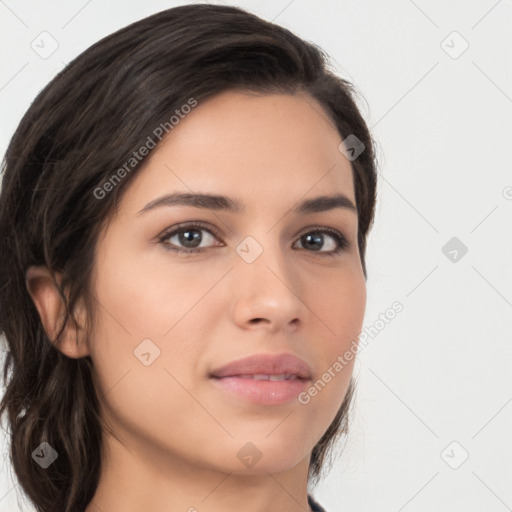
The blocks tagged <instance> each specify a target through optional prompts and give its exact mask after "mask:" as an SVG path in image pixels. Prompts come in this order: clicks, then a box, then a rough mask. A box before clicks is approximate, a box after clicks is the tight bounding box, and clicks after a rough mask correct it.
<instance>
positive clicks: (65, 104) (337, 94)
mask: <svg viewBox="0 0 512 512" xmlns="http://www.w3.org/2000/svg"><path fill="white" fill-rule="evenodd" d="M328 62H329V61H328V58H327V56H326V54H325V53H324V52H323V51H322V50H321V49H320V48H318V47H317V46H315V45H313V44H311V43H309V42H306V41H303V40H302V39H300V38H298V37H297V36H295V35H294V34H292V33H291V32H290V31H289V30H287V29H285V28H282V27H280V26H278V25H275V24H272V23H270V22H267V21H265V20H263V19H261V18H259V17H257V16H255V15H253V14H251V13H249V12H247V11H245V10H242V9H240V8H236V7H230V6H222V5H209V4H195V5H183V6H180V7H175V8H172V9H168V10H165V11H162V12H159V13H157V14H155V15H152V16H149V17H147V18H145V19H143V20H140V21H138V22H136V23H133V24H131V25H129V26H127V27H125V28H123V29H121V30H119V31H117V32H115V33H114V34H112V35H109V36H108V37H105V38H104V39H102V40H101V41H99V42H97V43H95V44H94V45H93V46H91V47H90V48H88V49H87V50H86V51H85V52H83V53H82V54H81V55H79V56H78V57H77V58H76V59H74V60H73V61H72V62H71V63H70V64H69V65H68V66H66V68H65V69H63V70H62V71H61V72H60V73H59V74H58V75H57V76H56V77H55V78H54V79H53V80H52V81H51V82H50V83H49V84H48V85H47V86H46V87H45V88H44V89H43V90H42V91H41V92H40V93H39V95H38V96H37V98H36V99H35V101H34V102H33V103H32V105H31V106H30V108H29V109H28V111H27V112H26V113H25V115H24V117H23V119H22V120H21V122H20V123H19V126H18V128H17V129H16V132H15V133H14V135H13V137H12V140H11V141H10V144H9V146H8V149H7V152H6V155H5V158H4V161H3V165H2V173H3V183H2V190H1V194H0V334H3V335H4V336H5V339H6V342H7V345H6V359H5V363H4V372H3V379H4V385H5V387H6V391H5V395H4V396H3V398H2V401H1V403H0V418H3V415H4V414H5V412H7V415H8V424H9V428H10V431H11V432H10V457H11V461H12V465H13V468H14V470H15V473H16V476H17V478H18V480H19V482H20V484H21V487H22V489H23V491H24V492H25V493H26V495H27V496H28V498H29V499H30V500H31V501H32V502H33V503H34V505H35V507H36V510H37V511H38V512H54V511H59V512H82V511H83V510H84V509H85V508H86V507H87V505H88V503H89V502H90V500H91V499H92V497H93V495H94V493H95V490H96V487H97V484H98V480H99V472H100V463H101V460H100V451H101V443H102V436H101V432H102V430H101V422H100V418H99V415H98V398H97V395H96V390H95V387H94V385H93V378H92V372H93V365H92V361H91V359H90V357H89V356H86V357H83V358H78V359H72V358H69V357H67V356H66V355H64V354H63V353H62V352H60V351H59V350H57V349H56V348H55V346H54V343H56V342H57V340H58V339H59V338H60V336H61V334H62V332H63V329H64V326H65V325H66V322H67V321H68V319H69V318H70V317H71V318H74V316H73V312H74V310H75V305H76V304H77V301H78V299H83V300H84V301H85V304H86V307H87V310H88V312H89V313H90V315H88V316H90V317H91V318H92V314H93V311H94V306H95V304H94V301H93V300H92V299H93V297H92V295H91V290H90V276H91V271H92V268H93V264H94V253H95V246H96V242H97V237H98V233H99V230H100V228H101V225H102V224H103V223H104V222H105V220H108V219H109V218H112V216H113V215H114V214H115V212H116V209H117V205H118V201H119V199H120V197H121V194H122V191H123V190H124V189H125V187H126V186H127V184H128V183H129V182H130V180H131V179H132V178H133V177H134V176H135V174H136V173H137V172H138V171H140V169H141V167H142V163H143V162H141V163H139V164H137V165H135V166H134V167H133V170H131V172H130V173H128V174H127V175H126V176H125V177H124V178H123V179H122V180H120V181H119V183H118V184H117V186H115V187H113V189H112V190H111V191H110V192H109V194H106V195H105V197H103V198H102V199H101V200H99V199H98V198H97V196H96V195H95V193H94V191H95V190H97V189H98V187H103V186H104V184H105V183H106V182H107V181H108V180H109V179H111V177H112V175H113V174H114V173H115V172H116V170H118V169H119V168H120V167H121V166H122V165H123V164H124V163H125V162H127V161H128V160H129V159H130V157H131V156H132V154H133V152H134V151H137V149H139V148H140V147H141V146H142V145H143V144H144V143H145V141H147V138H148V136H151V134H152V133H154V130H155V127H157V126H159V125H161V124H163V123H166V122H168V120H169V117H170V115H172V114H173V113H174V112H175V111H176V109H177V108H180V106H182V105H184V104H186V103H187V101H188V100H189V98H191V97H193V98H195V99H196V100H197V101H198V102H199V103H201V101H204V100H205V99H207V98H209V97H212V96H214V95H215V94H218V93H220V92H223V91H226V90H230V89H241V90H248V91H255V92H259V93H285V94H296V93H299V92H305V93H307V94H309V95H311V96H312V97H313V98H315V99H316V100H318V101H319V102H320V104H321V105H322V106H323V107H324V109H325V112H326V113H327V115H328V117H329V119H330V120H331V122H333V123H334V125H335V128H336V129H337V130H338V132H339V134H340V136H341V138H342V139H345V138H346V137H347V136H349V135H351V134H352V135H355V136H356V137H357V139H359V140H360V141H361V142H362V143H363V144H364V148H365V149H364V151H363V152H362V153H361V154H360V155H359V156H358V158H357V159H355V160H353V161H352V169H353V178H354V187H355V197H356V206H357V211H358V246H359V251H360V255H361V262H362V267H363V272H364V276H365V279H366V278H367V274H366V266H365V248H366V237H367V233H368V231H369V229H370V227H371V225H372V223H373V217H374V208H375V201H376V180H377V172H376V161H375V157H374V149H373V148H374V143H373V141H372V138H371V135H370V133H369V130H368V128H367V125H366V124H365V121H364V120H363V118H362V116H361V114H360V112H359V110H358V108H357V106H356V104H355V101H354V97H355V92H356V91H355V88H354V87H353V85H352V84H350V83H349V82H348V81H346V80H344V79H342V78H340V77H338V76H336V75H335V74H334V73H333V72H331V71H330V70H329V68H328V66H329V64H328ZM31 265H46V266H47V267H48V268H49V269H50V270H51V272H52V275H54V276H55V272H59V273H60V275H61V277H62V281H61V282H60V283H58V282H57V280H56V279H55V278H54V279H55V284H56V286H58V287H59V290H60V292H61V297H62V300H63V302H64V304H65V305H66V316H65V319H64V322H63V324H62V328H61V330H60V331H59V333H58V335H57V336H56V339H55V340H49V338H48V336H47V333H46V332H45V330H44V327H43V325H42V323H41V320H40V317H39V315H38V311H37V309H36V308H35V305H34V303H33V301H32V300H31V297H30V295H29V293H28V291H27V288H26V281H25V272H26V271H27V269H28V267H29V266H31ZM352 392H353V383H352V381H351V383H350V386H349V390H348V392H347V394H346V397H345V400H344V402H343V404H342V406H341V408H340V410H339V411H338V413H337V415H336V417H335V419H334V421H333V422H332V424H331V425H330V427H329V428H328V430H327V431H326V432H325V434H324V435H323V437H322V438H321V439H320V441H319V442H318V444H317V445H316V446H315V447H314V450H313V452H312V455H311V460H310V473H309V477H310V481H311V480H315V481H316V480H318V478H319V476H320V474H321V469H322V466H323V465H324V462H325V460H326V454H327V452H328V451H329V449H330V447H331V446H332V445H333V443H334V441H335V440H336V438H337V437H338V436H339V435H340V434H341V433H344V432H346V431H347V425H348V417H349V414H348V412H349V406H350V403H351V397H352ZM42 442H47V443H48V444H49V445H50V446H51V447H52V448H53V449H55V450H56V451H57V453H58V458H57V459H56V460H55V461H54V462H53V463H52V464H51V465H50V466H49V467H48V468H46V469H44V470H42V468H41V467H40V466H39V465H38V464H36V463H35V462H34V460H32V457H31V454H32V452H33V451H34V450H35V449H36V448H37V447H38V446H39V445H40V444H41V443H42Z"/></svg>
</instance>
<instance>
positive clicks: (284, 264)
mask: <svg viewBox="0 0 512 512" xmlns="http://www.w3.org/2000/svg"><path fill="white" fill-rule="evenodd" d="M262 245H263V244H262ZM278 245H279V244H278V243H277V242H276V244H275V246H273V247H269V246H265V247H263V252H262V253H261V254H260V255H259V256H258V257H257V258H256V260H254V261H252V262H251V263H249V262H248V261H247V260H245V259H244V258H243V257H240V258H238V257H237V258H236V262H235V268H234V269H233V272H232V278H233V279H234V280H235V283H236V285H235V287H234V293H233V298H234V301H233V308H234V309H233V316H234V321H235V323H236V324H237V325H238V326H239V327H241V328H243V329H250V330H255V329H266V330H267V331H269V332H277V331H285V332H286V331H288V332H292V331H294V330H296V329H298V328H299V327H300V326H301V325H304V324H305V323H306V322H307V320H308V318H309V315H310V314H311V312H310V310H309V308H308V306H307V305H306V304H305V302H304V301H303V299H302V297H301V295H302V294H303V287H302V286H301V285H302V284H303V283H301V279H300V275H299V273H298V272H297V271H296V270H294V269H293V266H292V265H291V264H290V261H289V260H288V261H287V260H286V258H287V255H286V254H285V250H284V249H283V248H282V247H278ZM288 258H289V256H288Z"/></svg>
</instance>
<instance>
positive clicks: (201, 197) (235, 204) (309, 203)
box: [137, 193, 357, 215]
mask: <svg viewBox="0 0 512 512" xmlns="http://www.w3.org/2000/svg"><path fill="white" fill-rule="evenodd" d="M163 206H192V207H194V208H205V209H209V210H226V211H230V212H235V213H241V212H243V211H245V206H244V205H243V204H242V203H241V202H240V201H237V200H236V199H231V198H229V197H227V196H222V195H214V194H180V193H175V194H167V195H165V196H162V197H159V198H157V199H154V200H153V201H151V202H149V203H148V204H147V205H146V206H144V208H142V210H140V211H139V212H137V215H140V214H142V213H146V212H148V211H150V210H153V209H155V208H159V207H163ZM334 208H343V209H346V210H349V211H352V212H353V213H355V214H357V208H356V206H355V204H354V203H353V202H352V200H351V199H349V198H348V197H347V196H345V195H343V194H337V195H334V196H319V197H314V198H312V199H306V200H305V201H303V202H301V203H300V204H299V205H297V206H296V207H295V208H293V209H292V212H293V213H294V214H298V215H307V214H311V213H319V212H325V211H328V210H333V209H334Z"/></svg>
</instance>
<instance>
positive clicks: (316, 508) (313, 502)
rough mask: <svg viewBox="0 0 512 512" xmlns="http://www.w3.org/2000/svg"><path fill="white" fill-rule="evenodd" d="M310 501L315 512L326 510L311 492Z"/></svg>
mask: <svg viewBox="0 0 512 512" xmlns="http://www.w3.org/2000/svg"><path fill="white" fill-rule="evenodd" d="M308 503H309V506H310V507H311V510H312V511H313V512H325V509H324V508H322V507H321V506H320V505H319V504H318V503H317V502H316V501H315V500H314V499H313V498H312V497H311V496H310V495H309V494H308Z"/></svg>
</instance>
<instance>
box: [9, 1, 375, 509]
mask: <svg viewBox="0 0 512 512" xmlns="http://www.w3.org/2000/svg"><path fill="white" fill-rule="evenodd" d="M327 65H328V64H327V59H326V57H325V55H324V54H323V53H322V52H321V50H320V49H319V48H317V47H316V46H314V45H312V44H310V43H307V42H305V41H303V40H301V39H299V38H298V37H296V36H295V35H293V34H292V33H291V32H289V31H288V30H286V29H284V28H282V27H279V26H277V25H274V24H272V23H269V22H267V21H264V20H262V19H260V18H258V17H256V16H255V15H252V14H250V13H248V12H246V11H244V10H242V9H239V8H235V7H228V6H220V5H209V4H195V5H184V6H181V7H176V8H173V9H169V10H166V11H163V12H160V13H157V14H155V15H153V16H150V17H148V18H146V19H143V20H141V21H138V22H136V23H134V24H132V25H130V26H128V27H126V28H124V29H122V30H119V31H118V32H116V33H114V34H112V35H110V36H108V37H106V38H104V39H103V40H101V41H99V42H98V43H96V44H94V45H93V46H92V47H90V48H89V49H87V50H86V51H85V52H84V53H83V54H81V55H80V56H78V57H77V58H76V59H75V60H74V61H73V62H71V63H70V64H69V65H68V66H67V67H66V68H65V69H64V70H63V71H62V72H61V73H59V75H58V76H57V77H56V78H55V79H54V80H52V81H51V82H50V83H49V84H48V86H47V87H46V88H45V89H44V90H43V91H42V92H41V93H40V94H39V95H38V97H37V98H36V100H35V101H34V103H33V104H32V105H31V107H30V108H29V110H28V111H27V113H26V114H25V116H24V118H23V119H22V121H21V123H20V125H19V127H18V128H17V130H16V132H15V134H14V136H13V138H12V140H11V143H10V145H9V147H8V150H7V153H6V156H5V161H4V167H3V183H2V190H1V195H0V200H1V203H0V234H1V240H0V246H1V248H0V267H1V283H0V289H1V293H0V327H1V332H2V333H3V334H4V335H5V339H6V342H7V347H6V348H7V352H6V354H7V356H6V361H5V368H4V379H5V386H6V393H5V395H4V397H3V400H2V402H1V406H0V414H4V413H7V416H8V424H9V427H10V429H11V439H10V447H11V457H12V464H13V467H14V470H15V473H16V476H17V478H18V480H19V482H20V484H21V487H22V488H23V491H24V492H25V493H26V495H27V496H28V497H29V499H30V500H31V501H32V502H33V503H34V506H35V507H36V509H37V510H38V511H42V512H43V511H44V512H50V511H59V512H64V511H65V512H75V511H76V512H78V511H80V512H83V511H86V512H97V511H105V512H106V511H108V512H117V511H121V510H123V511H124V512H131V511H140V510H144V511H148V512H151V511H159V512H167V511H168V512H171V511H172V512H174V511H177V510H189V511H194V510H197V511H200V512H201V511H220V510H241V509H243V510H245V511H263V510H265V511H267V510H279V511H289V512H292V511H299V510H300V511H303V510H312V511H315V510H317V511H318V510H323V509H322V507H321V506H320V505H319V504H318V502H316V501H315V499H314V498H313V496H312V494H311V490H312V488H313V486H314V484H315V483H317V482H318V479H319V478H320V476H321V475H322V471H323V470H325V468H326V464H327V461H328V454H329V451H330V448H331V447H332V446H333V444H334V442H335V441H336V439H338V438H339V436H340V435H341V434H343V433H346V431H347V426H348V411H349V406H350V403H351V397H352V393H353V382H352V368H353V363H354V359H353V358H354V355H355V351H356V350H357V339H358V334H359V332H360V331H361V328H362V322H363V317H364V310H365V305H366V277H367V274H366V267H365V248H366V238H367V234H368V232H369V229H370V228H371V225H372V222H373V216H374V207H375V199H376V162H375V158H374V152H373V143H372V138H371V135H370V133H369V131H368V128H367V126H366V124H365V121H364V120H363V118H362V116H361V114H360V113H359V111H358V109H357V107H356V105H355V102H354V99H353V94H354V91H353V88H352V86H351V84H349V83H348V82H347V81H345V80H343V79H341V78H339V77H337V76H335V75H333V74H332V73H331V72H329V71H328V69H327Z"/></svg>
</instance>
